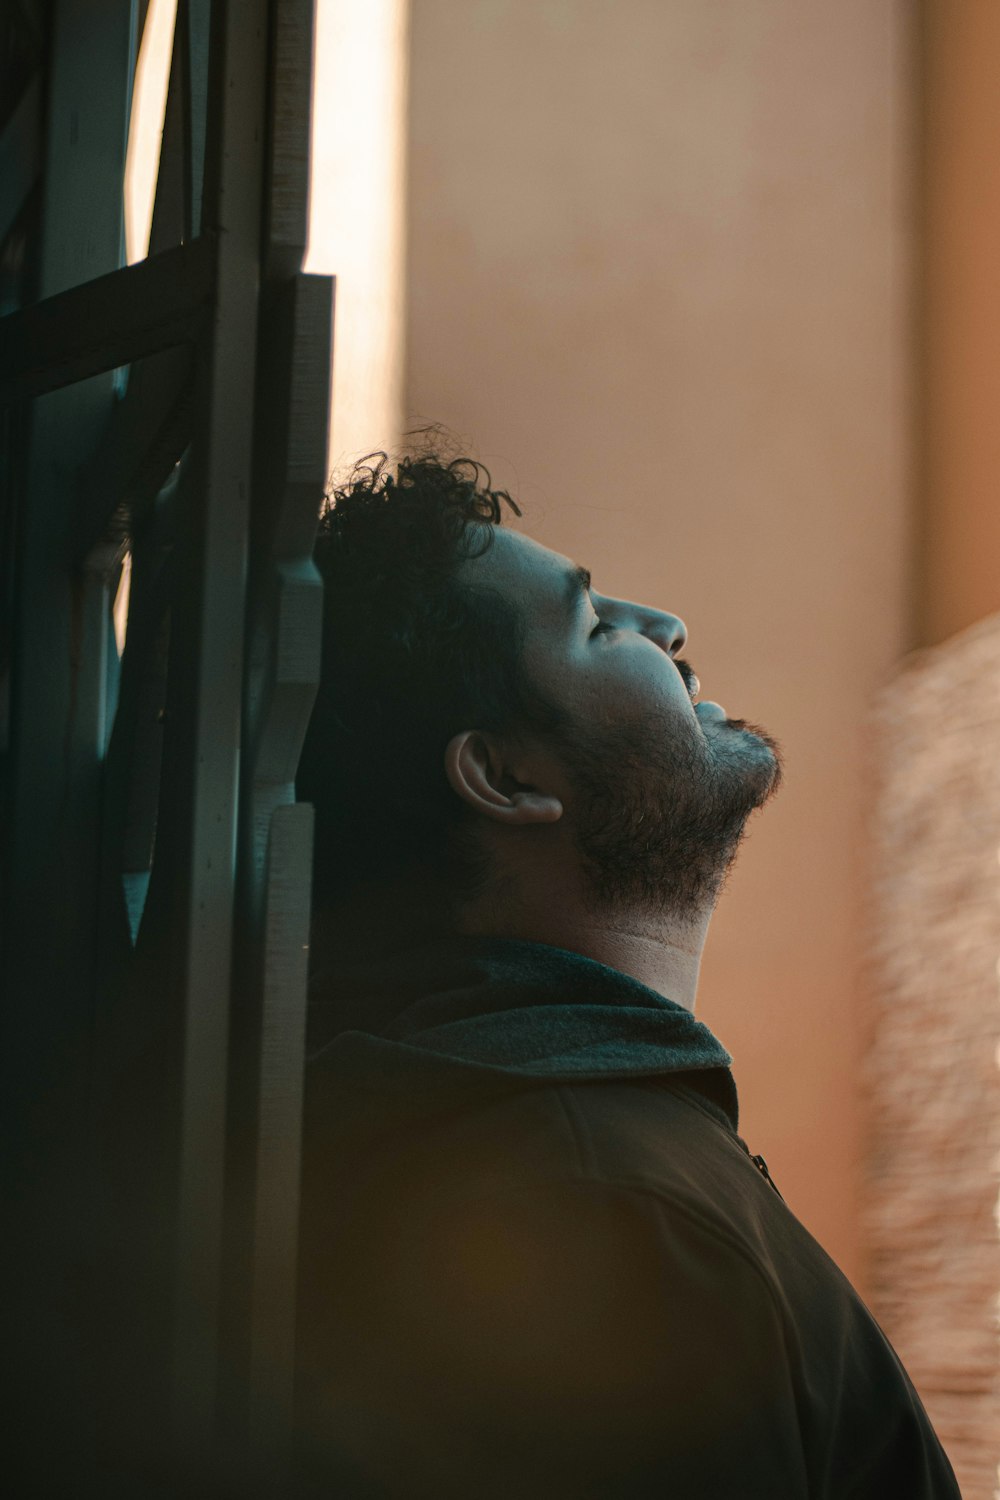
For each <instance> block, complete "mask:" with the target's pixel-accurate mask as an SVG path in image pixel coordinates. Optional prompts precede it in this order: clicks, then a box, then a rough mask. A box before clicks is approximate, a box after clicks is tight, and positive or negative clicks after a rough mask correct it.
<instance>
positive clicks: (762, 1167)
mask: <svg viewBox="0 0 1000 1500" xmlns="http://www.w3.org/2000/svg"><path fill="white" fill-rule="evenodd" d="M747 1155H748V1156H750V1152H749V1150H748V1151H747ZM750 1160H751V1161H752V1162H753V1164H754V1166H755V1167H756V1168H757V1170H758V1172H759V1173H760V1174H761V1176H762V1177H763V1178H764V1180H765V1181H766V1182H769V1183H770V1184H771V1186H772V1187H773V1188H774V1191H775V1192H776V1193H777V1195H778V1197H779V1198H781V1201H782V1203H784V1201H785V1200H784V1198H783V1197H782V1193H781V1189H780V1188H779V1187H778V1184H777V1183H776V1182H775V1180H774V1178H773V1177H772V1176H771V1174H770V1172H769V1171H768V1170H767V1162H766V1161H765V1160H764V1158H763V1157H762V1156H750Z"/></svg>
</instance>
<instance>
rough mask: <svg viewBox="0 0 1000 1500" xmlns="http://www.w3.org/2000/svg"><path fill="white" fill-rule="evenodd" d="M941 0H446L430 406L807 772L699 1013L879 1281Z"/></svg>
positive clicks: (427, 20) (856, 1273)
mask: <svg viewBox="0 0 1000 1500" xmlns="http://www.w3.org/2000/svg"><path fill="white" fill-rule="evenodd" d="M910 14H911V9H910V7H909V6H907V5H905V4H904V3H902V0H741V3H733V0H671V3H669V4H664V3H663V0H625V3H618V4H612V3H610V0H463V3H462V4H457V3H455V0H414V5H413V18H412V44H411V69H412V71H411V100H410V132H411V133H410V164H409V174H410V175H409V206H408V234H409V265H408V288H407V296H408V300H409V307H408V330H407V337H408V362H407V385H406V402H405V404H406V409H407V416H408V418H409V419H410V421H411V422H412V421H417V420H420V419H427V420H438V421H443V422H445V423H447V424H449V425H450V426H451V427H452V428H453V429H455V430H456V431H457V432H458V434H459V435H460V436H462V437H463V438H464V439H465V440H466V441H467V443H468V444H469V445H470V447H471V448H472V449H473V451H475V452H476V454H477V455H478V456H479V457H482V458H484V459H485V460H486V461H487V462H488V463H489V464H490V465H491V467H492V468H493V470H494V473H495V476H496V477H497V478H498V479H499V480H500V481H501V482H502V483H506V484H508V485H510V486H512V487H513V488H514V489H515V490H516V492H517V494H518V495H519V496H520V498H521V500H522V501H523V503H524V506H525V510H526V517H525V526H526V528H527V529H528V530H529V531H530V532H531V533H532V534H533V535H534V536H536V537H537V538H538V539H539V540H540V541H542V542H544V543H545V544H547V545H549V546H552V547H555V548H558V549H559V550H560V551H563V552H565V553H567V554H569V555H570V556H573V557H575V558H576V559H577V560H579V561H580V562H583V563H585V564H586V565H588V566H589V567H591V568H592V569H593V571H594V575H595V583H596V585H597V587H598V588H599V589H600V590H601V591H602V592H609V593H614V594H620V595H625V596H629V597H634V598H638V599H644V600H648V601H650V602H655V603H657V604H659V605H661V606H663V607H667V608H669V609H671V610H674V611H676V612H677V613H679V614H680V615H681V616H682V617H683V618H684V619H685V621H686V622H687V625H688V628H689V632H690V646H689V650H688V652H687V655H688V657H689V659H690V660H691V661H692V662H693V664H694V665H695V666H696V668H697V670H698V672H699V673H700V675H701V679H702V684H703V691H704V693H705V695H706V696H708V697H712V698H717V699H718V700H720V701H721V702H722V703H724V704H725V705H726V707H727V708H728V709H729V711H730V712H731V713H732V714H734V715H740V716H743V717H747V718H750V719H752V720H757V721H759V722H761V723H763V724H765V725H766V726H767V727H768V728H769V729H770V730H771V731H772V732H773V733H775V734H777V735H778V737H779V738H780V739H781V740H782V741H783V743H784V746H785V749H786V755H787V765H788V777H787V785H786V788H785V790H784V792H783V793H782V796H781V798H780V799H779V801H778V802H777V803H775V804H774V806H773V807H772V808H770V809H769V810H768V811H767V812H766V814H764V815H763V816H762V817H761V818H760V819H759V820H757V821H756V822H755V823H754V824H753V825H751V826H752V835H751V838H750V841H749V844H748V846H747V847H746V848H745V850H744V852H743V855H742V857H741V862H740V864H739V866H738V868H737V871H736V873H735V875H734V877H733V880H732V883H731V887H730V890H729V892H728V894H727V895H726V897H725V899H724V902H723V904H722V906H721V908H720V910H719V913H718V915H717V917H716V920H715V922H714V924H713V929H712V933H711V935H710V937H709V944H708V949H707V953H706V960H705V965H704V970H703V981H702V989H701V997H700V1007H699V1013H700V1014H701V1015H702V1016H703V1018H704V1019H705V1020H706V1021H708V1023H709V1024H710V1025H711V1026H712V1027H713V1028H714V1029H715V1030H716V1031H717V1033H718V1034H719V1035H720V1037H721V1038H722V1039H723V1040H724V1041H725V1043H726V1044H727V1045H728V1047H729V1048H730V1050H731V1051H732V1052H733V1053H734V1054H735V1057H736V1076H737V1080H738V1083H739V1085H740V1091H741V1097H742V1103H743V1126H744V1133H745V1135H746V1137H747V1139H748V1140H749V1142H750V1143H751V1149H753V1150H755V1151H761V1152H763V1153H764V1155H765V1156H766V1157H767V1158H768V1161H769V1163H770V1165H771V1167H772V1169H773V1172H774V1175H775V1176H776V1178H777V1180H778V1182H779V1184H780V1185H781V1187H782V1190H783V1191H784V1193H785V1196H786V1198H787V1199H788V1200H789V1202H790V1204H791V1206H792V1207H793V1208H794V1209H795V1211H796V1212H797V1213H798V1214H799V1215H800V1217H801V1218H802V1219H803V1220H804V1221H805V1222H806V1224H807V1225H808V1226H809V1227H810V1228H811V1229H812V1230H813V1232H814V1233H815V1234H816V1235H817V1236H818V1237H819V1239H820V1240H821V1241H822V1242H823V1243H824V1244H825V1245H826V1246H827V1248H828V1249H829V1250H830V1251H831V1253H832V1254H833V1255H834V1256H835V1258H836V1259H837V1260H838V1261H839V1262H840V1263H841V1264H842V1265H843V1266H844V1268H845V1269H846V1270H847V1271H848V1273H849V1274H850V1275H852V1276H853V1277H854V1278H855V1279H858V1280H862V1279H863V1278H862V1268H861V1260H860V1251H859V1244H858V1221H857V1196H858V1188H859V1180H858V1178H859V1174H858V1159H859V1154H860V1142H861V1119H860V1108H861V1106H860V1103H859V1091H858V1088H857V1083H856V1070H857V1062H858V1055H859V1050H860V1049H859V1040H858V1038H859V1035H860V1024H859V1023H860V1015H859V1011H860V979H859V966H860V957H859V937H858V934H859V928H860V925H861V918H862V916H863V906H864V897H863V895H862V894H861V891H862V886H861V881H862V878H863V875H864V870H863V865H862V859H861V854H860V850H861V848H862V838H861V836H862V834H863V832H864V828H865V823H866V820H867V818H868V816H869V813H868V809H867V807H866V803H865V797H864V792H863V789H862V787H863V779H862V778H863V732H862V724H863V721H864V717H865V713H866V708H867V705H868V702H869V700H870V697H871V695H872V692H873V690H874V689H875V688H876V687H877V686H878V685H880V684H881V683H882V682H884V681H885V680H886V678H887V676H888V675H889V673H890V670H891V668H892V665H893V663H894V662H895V661H896V660H897V658H898V657H899V655H900V653H901V651H902V650H903V649H904V647H905V646H907V645H908V644H909V642H908V640H907V639H906V636H905V631H906V628H907V622H908V620H909V619H910V613H909V611H910V602H911V601H910V600H909V598H908V594H907V590H908V578H909V573H910V570H911V537H910V525H909V521H908V515H909V510H908V501H907V483H908V474H907V441H906V431H907V425H906V424H907V411H908V403H909V392H908V387H907V381H906V378H905V372H906V370H907V368H908V348H907V340H908V333H907V308H908V296H909V290H908V263H907V252H906V248H905V247H906V245H907V244H908V242H909V232H910V228H911V225H910V221H909V220H910V206H909V205H910V188H909V183H910V172H911V164H910V151H911V147H910V133H909V121H908V116H907V104H906V100H907V98H908V97H909V94H908V88H907V85H908V69H909V60H910V59H909V38H908V34H907V28H908V21H907V18H908V17H909V16H910Z"/></svg>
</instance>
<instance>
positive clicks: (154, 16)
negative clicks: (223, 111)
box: [125, 0, 177, 266]
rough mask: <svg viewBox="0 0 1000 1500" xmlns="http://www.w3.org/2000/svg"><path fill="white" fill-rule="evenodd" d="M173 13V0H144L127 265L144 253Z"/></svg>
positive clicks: (128, 184)
mask: <svg viewBox="0 0 1000 1500" xmlns="http://www.w3.org/2000/svg"><path fill="white" fill-rule="evenodd" d="M176 17H177V0H149V10H148V12H147V14H146V25H145V28H144V29H143V33H142V43H141V45H140V47H139V57H138V61H137V63H136V69H135V83H134V85H133V90H132V112H131V115H130V118H129V131H128V151H127V153H126V157H125V258H126V260H127V261H128V264H129V265H130V266H131V265H134V264H135V262H136V261H137V260H145V258H146V256H147V255H148V254H149V231H150V228H151V227H152V223H153V200H154V198H155V196H156V174H157V172H158V171H159V167H160V141H161V138H162V136H163V115H164V112H165V110H166V107H167V83H168V80H169V78H170V53H171V50H172V47H173V40H174V22H175V20H176Z"/></svg>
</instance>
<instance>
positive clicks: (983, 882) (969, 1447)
mask: <svg viewBox="0 0 1000 1500" xmlns="http://www.w3.org/2000/svg"><path fill="white" fill-rule="evenodd" d="M872 754H873V771H874V772H875V774H876V776H877V780H878V799H877V802H878V814H877V817H876V819H875V822H874V826H873V904H872V925H871V939H870V953H871V960H870V973H869V990H870V994H871V997H872V1007H871V1014H870V1017H869V1023H868V1024H869V1047H868V1063H867V1067H866V1087H867V1093H868V1112H869V1122H870V1123H869V1136H868V1161H867V1182H866V1194H865V1215H864V1229H865V1237H866V1240H867V1244H868V1249H869V1257H870V1259H869V1267H868V1281H869V1297H870V1301H871V1305H872V1309H873V1311H874V1312H875V1314H876V1316H877V1317H878V1319H879V1321H880V1322H881V1324H882V1326H883V1328H884V1329H885V1330H886V1332H887V1333H888V1335H889V1337H890V1339H891V1340H892V1342H893V1343H894V1344H895V1346H896V1348H897V1350H898V1351H899V1353H900V1355H901V1356H902V1358H903V1362H904V1364H905V1365H906V1366H907V1369H908V1370H909V1372H910V1375H911V1376H912V1378H913V1380H914V1382H915V1384H916V1386H917V1388H918V1390H919V1391H920V1393H921V1395H922V1396H923V1398H924V1402H925V1404H926V1406H927V1408H928V1411H929V1413H930V1416H931V1420H932V1421H933V1422H934V1425H935V1427H936V1429H937V1432H938V1435H939V1437H940V1438H941V1441H942V1443H943V1444H944V1446H945V1449H946V1451H947V1453H948V1455H949V1457H950V1458H951V1460H952V1463H953V1464H954V1465H955V1468H956V1472H957V1474H958V1478H959V1482H960V1484H961V1487H962V1494H963V1496H964V1500H993V1496H994V1494H995V1493H996V1481H997V1462H998V1460H1000V1346H998V1336H997V1294H998V1291H1000V1243H998V1229H997V1217H996V1210H997V1193H998V1186H1000V1171H998V1167H1000V1087H998V1085H1000V1075H998V1071H997V1069H998V1050H997V1049H998V1045H1000V981H998V960H1000V616H993V617H992V618H991V619H988V620H986V621H984V622H982V623H981V624H979V625H977V626H974V627H972V628H971V629H969V630H966V631H965V632H963V633H962V634H961V635H958V636H956V637H954V638H952V639H951V640H950V641H948V642H947V643H945V644H944V645H942V646H939V647H936V648H934V649H932V650H929V651H926V652H921V653H919V654H916V655H915V656H913V657H912V658H911V659H910V661H909V662H908V663H907V665H906V667H905V669H904V670H903V671H902V672H901V674H900V676H899V678H898V680H897V681H895V682H894V683H893V684H892V686H891V687H889V688H888V689H887V690H886V691H885V692H884V693H883V694H882V696H881V699H880V701H879V704H878V707H877V711H876V713H875V715H874V717H873V721H872Z"/></svg>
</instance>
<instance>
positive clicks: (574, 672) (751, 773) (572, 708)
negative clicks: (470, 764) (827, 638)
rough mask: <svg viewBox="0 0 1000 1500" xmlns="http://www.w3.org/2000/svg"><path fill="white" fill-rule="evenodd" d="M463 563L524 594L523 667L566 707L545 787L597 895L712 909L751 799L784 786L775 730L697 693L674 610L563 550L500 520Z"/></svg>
mask: <svg viewBox="0 0 1000 1500" xmlns="http://www.w3.org/2000/svg"><path fill="white" fill-rule="evenodd" d="M459 576H460V578H461V579H462V580H463V581H464V582H466V583H469V584H472V585H481V586H489V587H491V588H494V589H496V590H497V591H499V592H500V593H502V594H503V595H504V596H505V597H506V598H507V599H509V600H511V601H512V602H513V603H514V604H515V605H516V606H517V608H518V609H519V610H520V612H521V614H522V616H523V618H524V621H525V625H526V630H527V641H526V650H525V660H524V667H525V669H526V671H527V673H528V674H529V676H530V677H531V679H532V681H533V682H534V683H535V685H536V686H537V687H538V688H539V689H540V690H541V691H542V692H543V693H544V694H545V695H546V697H547V698H548V699H549V700H550V701H552V702H554V703H555V704H556V705H557V706H558V707H560V708H562V709H563V710H564V711H565V712H566V713H567V714H568V716H569V719H570V727H569V728H568V729H567V730H566V731H564V732H561V733H560V734H558V735H557V736H556V737H555V738H554V739H550V740H549V741H548V742H547V743H546V745H545V746H544V747H543V751H542V753H543V754H544V755H545V757H547V761H546V764H547V771H546V774H547V775H548V777H549V780H550V785H549V786H548V787H546V788H545V789H546V790H548V791H551V792H554V793H555V794H556V795H557V796H559V797H560V799H561V800H562V802H563V805H564V808H565V813H566V817H567V819H568V820H569V821H570V823H571V826H572V829H573V834H574V838H575V841H576V845H577V848H578V851H579V854H580V856H581V861H582V864H583V868H584V871H585V873H586V875H587V877H588V887H589V890H590V894H591V896H592V898H593V901H594V905H595V909H600V910H603V911H616V910H617V911H627V910H635V909H636V908H641V909H642V910H644V911H647V912H649V913H650V914H651V915H661V914H662V915H670V916H672V917H674V918H677V919H681V920H694V919H696V918H697V917H698V916H701V915H704V914H705V912H706V909H709V910H710V909H711V907H712V905H714V902H715V900H716V899H717V897H718V894H719V891H720V890H721V886H722V882H723V880H724V878H725V875H726V872H727V870H728V869H729V867H730V865H731V864H732V862H733V859H734V858H735V855H736V851H737V848H738V846H739V843H740V839H741V837H742V834H743V830H744V827H745V824H746V821H747V819H748V818H749V816H750V814H751V812H753V810H754V809H755V808H757V807H761V806H763V804H764V803H765V802H766V801H767V800H768V799H769V797H771V796H772V795H773V793H774V792H775V791H776V790H777V788H778V785H779V783H780V780H781V760H780V751H779V747H778V746H777V744H776V743H775V741H774V740H773V739H772V738H771V737H770V736H769V735H767V734H766V733H765V732H764V731H763V730H762V729H760V728H758V727H757V726H755V725H750V724H748V723H747V722H746V721H745V720H742V719H729V718H727V717H726V715H725V712H724V710H723V709H721V708H720V707H719V705H718V704H714V703H711V702H700V703H697V704H696V703H695V702H694V699H695V697H696V696H697V693H698V684H697V679H696V678H695V676H694V673H693V671H692V669H691V668H690V667H689V666H688V664H687V663H686V662H685V661H684V660H683V659H682V658H681V656H680V653H681V651H682V650H683V648H684V645H685V643H686V640H687V632H686V630H685V627H684V624H683V622H682V621H681V620H679V619H678V618H677V616H676V615H671V614H668V613H666V612H665V611H663V610H659V609H653V608H649V607H647V606H645V605H640V604H634V603H630V602H628V601H626V600H621V599H614V598H610V597H608V596H605V595H603V594H600V593H599V592H598V591H597V588H596V587H595V586H594V585H591V586H589V587H588V584H587V579H586V577H584V576H582V570H581V569H578V568H577V566H576V565H575V564H574V563H573V562H571V561H570V560H569V559H568V558H566V557H564V556H562V555H561V554H560V553H557V552H552V551H550V550H549V549H548V548H547V547H542V546H540V545H539V544H538V543H537V542H534V541H532V540H531V539H530V538H528V537H525V536H522V535H520V534H519V533H517V532H511V531H507V530H503V529H500V528H497V529H496V530H495V532H494V537H493V545H492V546H491V548H490V549H489V551H488V552H486V553H485V554H484V555H483V556H482V557H479V558H473V559H469V560H467V561H466V562H464V563H463V564H462V565H461V567H460V570H459Z"/></svg>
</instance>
